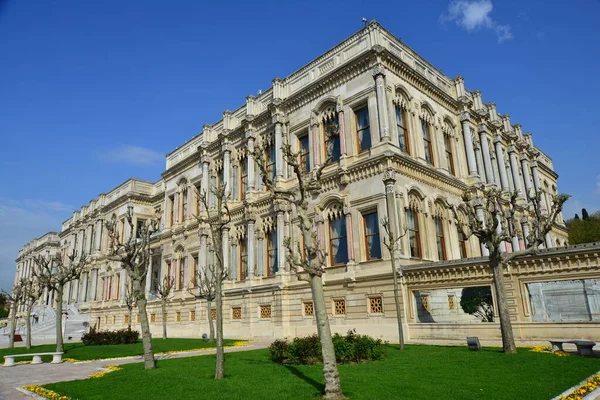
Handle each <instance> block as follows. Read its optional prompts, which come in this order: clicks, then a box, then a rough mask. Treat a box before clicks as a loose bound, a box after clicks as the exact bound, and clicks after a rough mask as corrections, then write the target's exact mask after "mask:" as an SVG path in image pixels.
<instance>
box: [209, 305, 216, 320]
mask: <svg viewBox="0 0 600 400" xmlns="http://www.w3.org/2000/svg"><path fill="white" fill-rule="evenodd" d="M210 319H212V320H213V321H215V320H216V319H217V309H216V308H212V309H211V310H210Z"/></svg>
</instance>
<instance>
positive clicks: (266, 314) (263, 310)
mask: <svg viewBox="0 0 600 400" xmlns="http://www.w3.org/2000/svg"><path fill="white" fill-rule="evenodd" d="M260 317H261V318H271V305H270V304H269V305H266V306H260Z"/></svg>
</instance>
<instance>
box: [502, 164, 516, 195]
mask: <svg viewBox="0 0 600 400" xmlns="http://www.w3.org/2000/svg"><path fill="white" fill-rule="evenodd" d="M504 168H506V171H507V172H506V175H507V176H508V187H509V189H510V191H511V192H514V191H515V190H516V189H515V184H514V182H513V178H512V177H513V176H512V168H511V167H510V163H509V162H508V161H505V164H504Z"/></svg>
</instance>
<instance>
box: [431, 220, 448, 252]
mask: <svg viewBox="0 0 600 400" xmlns="http://www.w3.org/2000/svg"><path fill="white" fill-rule="evenodd" d="M433 228H434V233H435V245H436V252H437V256H438V260H439V261H446V260H448V253H447V251H446V236H445V232H444V220H443V219H442V217H440V216H439V215H438V216H434V217H433ZM440 252H441V254H440Z"/></svg>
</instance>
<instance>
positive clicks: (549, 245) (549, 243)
mask: <svg viewBox="0 0 600 400" xmlns="http://www.w3.org/2000/svg"><path fill="white" fill-rule="evenodd" d="M544 240H545V242H546V248H547V249H551V248H552V247H554V243H552V237H551V236H550V233H546V236H544Z"/></svg>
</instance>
